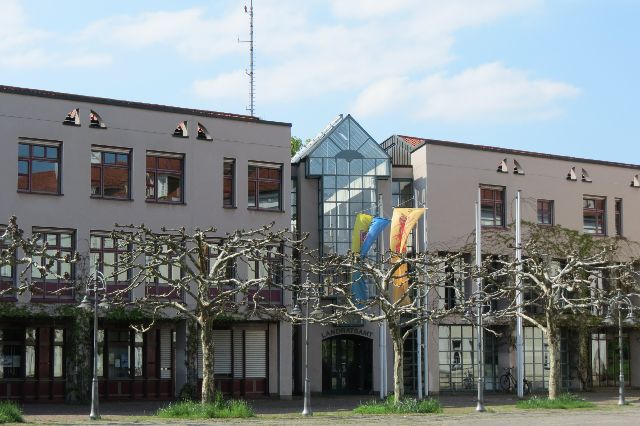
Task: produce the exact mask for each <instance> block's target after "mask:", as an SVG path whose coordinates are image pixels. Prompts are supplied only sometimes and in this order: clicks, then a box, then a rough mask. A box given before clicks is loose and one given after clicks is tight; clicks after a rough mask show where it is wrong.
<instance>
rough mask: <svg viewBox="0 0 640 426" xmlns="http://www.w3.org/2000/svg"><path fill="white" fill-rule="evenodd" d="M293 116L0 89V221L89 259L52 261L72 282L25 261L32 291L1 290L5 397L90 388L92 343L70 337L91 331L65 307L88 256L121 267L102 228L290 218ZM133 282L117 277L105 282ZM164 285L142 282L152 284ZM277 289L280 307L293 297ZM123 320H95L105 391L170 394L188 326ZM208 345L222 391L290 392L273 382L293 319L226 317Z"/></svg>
mask: <svg viewBox="0 0 640 426" xmlns="http://www.w3.org/2000/svg"><path fill="white" fill-rule="evenodd" d="M290 127H291V126H290V124H288V123H280V122H271V121H266V120H261V119H258V118H255V117H249V116H242V115H234V114H227V113H219V112H213V111H203V110H195V109H187V108H177V107H168V106H161V105H151V104H143V103H137V102H128V101H119V100H113V99H104V98H94V97H87V96H79V95H71V94H64V93H54V92H46V91H40V90H31V89H22V88H16V87H8V86H0V128H2V130H3V137H2V141H1V142H0V143H1V144H2V151H3V154H2V155H1V156H0V175H1V178H0V194H2V202H0V218H4V219H0V224H1V223H2V222H4V221H6V220H7V219H8V218H9V216H11V215H16V216H17V217H18V221H19V226H20V227H21V228H22V229H23V230H24V231H25V233H26V234H27V235H29V234H35V233H38V234H39V235H41V238H42V241H46V242H47V244H48V247H49V248H51V250H57V251H60V252H61V253H63V254H64V253H71V252H72V251H76V250H77V251H78V252H79V254H80V255H81V256H82V257H83V258H84V259H90V260H91V262H85V264H84V265H83V264H75V265H71V264H65V263H60V264H59V265H57V266H56V268H57V270H56V272H57V273H59V274H60V275H64V274H65V273H66V274H67V275H68V280H57V279H53V278H51V277H46V276H45V277H43V276H41V275H40V274H39V273H38V271H37V270H34V271H28V274H27V276H28V278H29V279H30V280H31V281H32V282H33V286H32V289H33V290H32V291H28V292H25V293H23V294H15V293H4V296H3V298H2V299H3V300H1V301H0V355H1V359H2V362H1V363H0V398H1V399H5V398H6V399H20V400H25V401H29V400H58V399H63V398H65V397H67V399H69V396H70V395H72V394H76V397H78V395H79V394H80V393H81V391H80V389H79V388H82V387H84V388H85V389H86V386H87V385H88V383H86V376H87V375H86V373H87V372H86V371H82V369H83V368H85V369H86V363H87V359H89V357H90V356H91V353H79V347H80V345H79V341H78V339H90V332H89V331H88V330H85V333H84V334H83V333H82V330H79V328H81V324H82V321H78V320H77V318H76V317H75V316H74V315H75V314H74V313H73V312H74V309H73V308H74V307H75V306H77V305H78V303H79V300H80V297H81V296H82V294H83V293H84V287H83V286H84V285H85V283H86V281H87V277H88V275H89V274H90V273H91V272H92V270H91V267H89V266H88V265H93V263H94V262H95V261H96V260H97V261H98V263H99V265H100V266H99V267H100V268H104V266H103V265H105V264H107V265H109V264H111V265H113V264H117V259H118V256H119V255H121V253H120V252H119V251H122V250H126V248H125V249H123V248H121V247H118V246H117V245H114V244H113V241H112V240H111V239H110V238H109V236H108V231H110V230H111V229H113V228H114V224H115V223H120V224H130V223H131V224H140V223H144V224H145V225H147V226H148V227H149V228H151V229H154V230H156V229H157V230H158V231H160V229H161V228H162V227H167V228H172V227H182V226H184V227H186V228H187V229H192V228H194V227H201V228H202V227H208V226H214V227H216V228H217V229H218V231H217V232H218V233H219V234H220V235H221V236H223V235H224V234H225V233H226V232H231V231H234V230H236V229H241V228H245V229H246V228H248V227H257V226H262V225H264V224H268V223H270V222H275V227H276V228H288V227H289V225H290V210H289V208H288V206H287V204H288V203H287V201H288V200H287V198H288V194H289V193H290V187H289V185H290V181H291V180H290V167H289V165H288V160H289V158H290V142H289V141H290ZM239 268H240V267H239ZM102 272H104V274H105V275H106V276H109V275H110V271H108V270H103V271H102ZM19 273H20V271H19V270H16V268H11V267H8V266H7V267H3V268H2V271H1V280H0V282H1V285H2V289H5V290H6V289H8V288H11V286H15V285H16V282H17V275H18V274H19ZM176 273H179V271H176ZM237 273H238V274H246V273H247V271H242V270H238V271H237ZM129 279H130V277H128V276H126V274H124V275H123V276H118V277H117V279H114V280H113V281H109V282H108V283H107V286H108V289H109V290H111V289H116V288H118V287H121V286H123V285H126V284H127V283H128V280H129ZM286 279H289V278H288V277H287V278H286ZM162 284H163V283H161V282H157V283H149V284H148V285H147V287H146V289H145V288H141V289H140V290H139V291H141V292H142V293H144V292H145V291H146V292H147V293H148V294H153V291H154V286H155V287H159V286H162ZM156 290H157V289H156ZM143 295H144V294H138V293H136V294H132V295H131V297H133V298H137V297H141V296H143ZM276 296H277V298H278V299H279V300H277V302H278V303H280V304H285V303H289V302H288V301H289V299H290V298H291V295H290V294H288V293H286V294H283V293H282V292H281V293H279V294H278V295H274V297H276ZM128 324H129V318H124V317H118V315H117V314H106V316H104V317H101V318H100V325H99V332H98V341H99V350H98V355H99V364H98V375H99V376H100V379H99V382H100V394H101V397H103V398H107V399H117V398H173V397H175V396H176V395H178V393H179V392H180V390H181V388H182V386H183V385H184V384H185V383H186V380H187V371H186V365H185V361H186V355H185V351H186V349H187V348H186V341H187V338H188V336H187V335H188V327H187V325H186V323H185V322H184V321H175V320H171V319H168V320H165V321H160V322H158V323H157V324H156V325H155V326H154V328H153V329H152V330H150V331H148V332H146V333H139V332H135V331H133V330H131V329H130V328H129V326H128ZM86 327H88V325H87V326H86ZM83 336H84V337H83ZM216 342H217V343H218V348H219V349H217V351H218V350H219V351H221V352H220V353H219V354H218V352H216V358H217V359H218V360H219V363H218V364H217V365H216V378H217V379H219V380H218V385H219V386H220V387H221V389H223V390H225V391H227V392H232V393H234V394H236V395H246V396H259V395H269V394H274V395H279V396H282V397H287V396H290V395H291V380H282V379H281V377H291V365H292V363H291V354H290V351H289V350H288V348H289V347H290V342H291V327H290V326H288V325H287V324H284V323H279V322H268V321H246V322H233V323H227V324H221V325H220V327H219V329H218V330H216ZM84 343H88V342H84ZM78 358H84V363H85V364H83V363H82V362H81V361H82V360H81V359H80V360H79V359H78ZM89 379H90V370H89Z"/></svg>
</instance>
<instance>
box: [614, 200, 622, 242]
mask: <svg viewBox="0 0 640 426" xmlns="http://www.w3.org/2000/svg"><path fill="white" fill-rule="evenodd" d="M615 209H616V236H617V237H621V236H622V198H616V200H615Z"/></svg>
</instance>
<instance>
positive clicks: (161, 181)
mask: <svg viewBox="0 0 640 426" xmlns="http://www.w3.org/2000/svg"><path fill="white" fill-rule="evenodd" d="M146 198H147V201H154V202H163V203H182V202H183V201H184V155H183V154H169V153H160V152H154V151H147V192H146Z"/></svg>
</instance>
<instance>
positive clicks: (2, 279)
mask: <svg viewBox="0 0 640 426" xmlns="http://www.w3.org/2000/svg"><path fill="white" fill-rule="evenodd" d="M4 231H5V229H4V227H2V226H0V250H7V249H8V248H9V240H5V239H3V238H1V236H2V234H3V233H4ZM13 256H15V253H14V254H13ZM14 274H15V266H14V265H2V266H0V297H7V296H12V295H11V294H7V293H5V292H7V291H8V290H9V289H10V288H12V287H13V284H14V276H15V275H14Z"/></svg>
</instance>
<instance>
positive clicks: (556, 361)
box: [547, 313, 560, 399]
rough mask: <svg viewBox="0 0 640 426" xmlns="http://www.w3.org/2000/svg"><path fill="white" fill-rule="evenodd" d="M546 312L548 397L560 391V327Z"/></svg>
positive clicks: (554, 396)
mask: <svg viewBox="0 0 640 426" xmlns="http://www.w3.org/2000/svg"><path fill="white" fill-rule="evenodd" d="M554 320H555V318H552V317H551V316H550V315H549V313H547V345H548V347H547V348H548V352H549V399H556V398H557V397H558V395H559V393H560V329H559V328H558V326H557V325H556V324H555V323H554Z"/></svg>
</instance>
